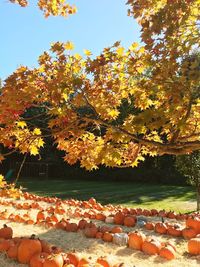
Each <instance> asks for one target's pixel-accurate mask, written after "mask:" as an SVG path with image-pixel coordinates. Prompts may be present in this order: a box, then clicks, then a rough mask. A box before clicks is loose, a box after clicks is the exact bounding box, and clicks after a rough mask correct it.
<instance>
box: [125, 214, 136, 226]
mask: <svg viewBox="0 0 200 267" xmlns="http://www.w3.org/2000/svg"><path fill="white" fill-rule="evenodd" d="M135 224H136V217H134V216H126V217H125V218H124V225H125V226H127V227H134V226H135Z"/></svg>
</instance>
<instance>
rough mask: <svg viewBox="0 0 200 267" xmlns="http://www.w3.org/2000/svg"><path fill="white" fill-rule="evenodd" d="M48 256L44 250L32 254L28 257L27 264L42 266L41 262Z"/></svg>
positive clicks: (34, 266) (36, 266) (32, 266)
mask: <svg viewBox="0 0 200 267" xmlns="http://www.w3.org/2000/svg"><path fill="white" fill-rule="evenodd" d="M48 256H49V254H48V253H46V252H41V253H36V254H34V255H33V256H32V257H31V259H30V262H29V266H30V267H43V263H44V261H45V260H46V258H47V257H48Z"/></svg>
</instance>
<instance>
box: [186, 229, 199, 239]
mask: <svg viewBox="0 0 200 267" xmlns="http://www.w3.org/2000/svg"><path fill="white" fill-rule="evenodd" d="M196 235H197V234H196V231H195V230H194V229H193V228H189V227H186V228H184V229H183V230H182V236H183V237H184V238H185V239H191V238H194V237H196Z"/></svg>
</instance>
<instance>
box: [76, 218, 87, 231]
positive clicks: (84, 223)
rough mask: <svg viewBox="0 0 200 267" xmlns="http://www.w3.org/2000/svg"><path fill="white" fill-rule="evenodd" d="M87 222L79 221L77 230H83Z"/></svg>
mask: <svg viewBox="0 0 200 267" xmlns="http://www.w3.org/2000/svg"><path fill="white" fill-rule="evenodd" d="M87 223H88V222H87V221H86V220H85V219H81V220H80V221H79V223H78V228H79V229H85V227H86V225H87Z"/></svg>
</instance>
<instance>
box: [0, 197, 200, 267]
mask: <svg viewBox="0 0 200 267" xmlns="http://www.w3.org/2000/svg"><path fill="white" fill-rule="evenodd" d="M19 202H23V201H19ZM26 202H27V201H26ZM40 204H41V205H42V206H43V207H47V206H48V205H49V204H46V203H42V202H40ZM5 209H7V210H8V211H9V212H11V211H12V212H13V213H17V214H19V213H20V214H24V213H27V211H25V210H16V209H15V208H13V207H5V206H2V205H0V211H3V210H5ZM28 212H29V213H30V214H31V216H33V217H35V216H36V214H37V212H38V210H35V209H32V210H29V211H28ZM151 219H152V218H151ZM154 219H156V220H158V218H154ZM72 221H74V222H76V221H78V220H77V219H75V218H73V219H72ZM4 223H6V224H7V225H9V226H11V227H12V228H13V231H14V236H19V237H20V236H30V235H31V234H36V235H37V236H38V237H40V238H41V239H44V240H47V241H49V242H50V243H52V244H54V245H56V246H59V247H61V248H62V249H63V250H64V251H66V252H67V251H72V250H76V251H77V252H79V253H80V254H81V255H83V256H87V257H91V258H92V259H91V261H92V262H95V260H96V258H98V257H99V256H109V257H111V258H113V261H114V262H118V263H121V262H123V263H125V264H126V265H125V266H128V267H134V266H135V267H147V266H148V267H149V266H165V267H176V266H181V267H186V266H188V267H189V266H190V267H195V266H200V256H197V257H194V256H190V255H189V254H188V253H187V241H185V240H183V239H182V238H172V237H169V236H161V235H157V234H155V232H152V231H145V230H144V229H139V230H140V231H143V232H144V233H145V234H146V235H153V236H156V235H157V236H158V238H159V239H160V240H162V241H166V240H170V241H172V242H174V243H175V244H176V247H177V257H176V259H175V260H172V261H166V260H165V259H162V258H161V257H159V256H149V255H145V254H144V253H142V252H139V251H135V250H132V249H129V248H127V247H126V246H118V245H115V244H112V243H105V242H103V241H102V240H97V239H88V238H86V237H85V236H84V235H83V234H82V232H81V231H79V232H77V233H69V232H65V231H63V230H58V229H52V228H49V229H47V228H45V227H41V226H37V225H26V224H22V223H14V222H9V221H4V220H1V221H0V226H2V225H3V224H4ZM97 223H98V224H100V222H97ZM103 224H105V223H103ZM135 229H137V228H136V227H134V228H125V227H124V230H126V231H127V230H128V231H131V230H135ZM17 266H18V267H20V266H22V267H23V266H26V265H23V264H18V263H17V262H14V261H11V260H10V259H7V258H6V255H3V254H0V267H17Z"/></svg>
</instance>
